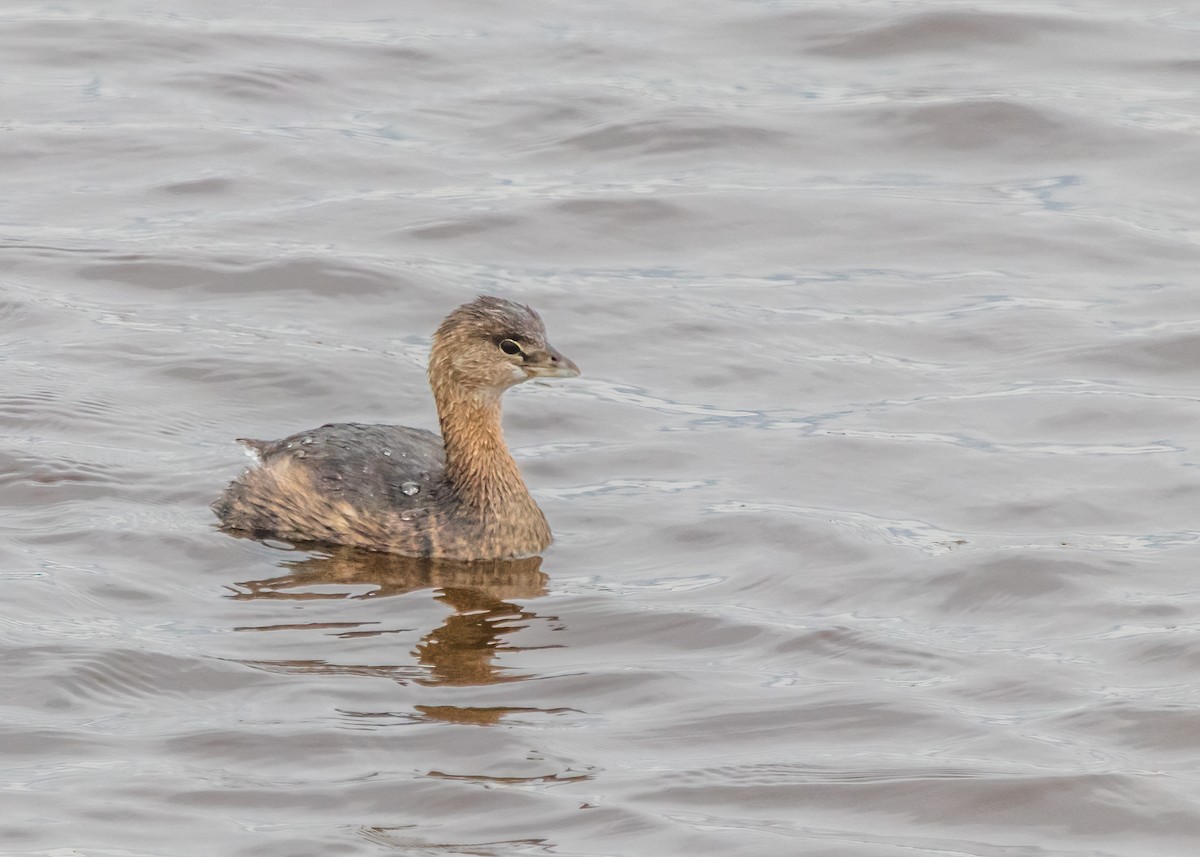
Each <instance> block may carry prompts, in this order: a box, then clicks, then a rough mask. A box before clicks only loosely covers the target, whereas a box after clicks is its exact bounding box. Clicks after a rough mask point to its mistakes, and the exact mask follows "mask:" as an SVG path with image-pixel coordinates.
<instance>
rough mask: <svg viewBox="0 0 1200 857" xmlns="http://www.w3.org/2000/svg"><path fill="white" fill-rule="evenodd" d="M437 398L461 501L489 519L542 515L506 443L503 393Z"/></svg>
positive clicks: (451, 393)
mask: <svg viewBox="0 0 1200 857" xmlns="http://www.w3.org/2000/svg"><path fill="white" fill-rule="evenodd" d="M434 398H435V400H436V401H437V409H438V421H439V422H440V423H441V428H442V441H443V443H444V444H445V447H446V476H447V477H448V478H449V480H450V482H451V484H452V485H454V487H455V490H456V491H457V493H458V496H459V499H460V500H461V501H462V502H463V503H464V504H465V505H466V506H469V507H471V508H472V509H475V510H477V511H479V512H488V513H490V514H500V515H510V514H522V513H527V512H528V511H529V510H530V508H532V509H537V505H536V504H535V503H534V501H533V497H532V496H530V494H529V489H528V488H526V487H525V481H524V480H523V479H522V478H521V471H520V470H518V469H517V463H516V461H514V460H513V457H512V453H510V452H509V451H508V445H507V444H506V443H505V442H504V431H503V428H502V427H501V423H500V394H499V392H498V391H475V390H463V389H458V388H451V387H449V386H442V387H441V388H440V389H439V388H438V387H437V386H435V388H434ZM538 514H539V515H540V511H539V512H538Z"/></svg>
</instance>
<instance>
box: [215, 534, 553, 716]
mask: <svg viewBox="0 0 1200 857" xmlns="http://www.w3.org/2000/svg"><path fill="white" fill-rule="evenodd" d="M541 564H542V558H541V557H531V558H528V559H520V560H504V561H502V560H495V561H487V562H472V563H463V562H454V561H450V560H442V559H429V558H412V557H402V556H391V555H388V554H381V553H372V552H370V551H361V550H356V549H353V548H342V549H338V550H336V551H335V552H333V553H331V554H328V555H321V554H317V555H314V556H308V557H306V558H304V559H299V560H288V561H285V562H284V563H282V566H283V567H284V568H285V569H287V572H288V573H287V574H284V575H280V576H278V577H272V578H268V579H265V580H249V581H243V582H241V583H238V584H237V585H236V586H235V587H234V588H235V589H236V590H237V592H236V594H234V595H232V596H231V597H232V598H234V599H235V600H243V601H248V600H255V599H282V600H299V601H306V600H312V599H347V598H349V599H356V598H387V597H390V596H397V595H405V594H408V593H411V592H418V591H425V590H428V591H429V593H430V595H431V596H432V597H433V599H434V600H435V601H437V602H439V603H441V604H445V605H446V606H447V607H450V608H451V610H453V612H452V613H451V614H450V615H449V616H447V617H446V619H445V621H444V622H443V623H442V624H441V625H440V626H438V627H437V628H434V629H432V630H430V631H428V632H426V633H424V634H423V635H422V637H421V641H420V643H418V644H417V646H416V648H415V649H414V650H413V651H412V653H411V654H412V655H413V656H415V658H416V661H417V663H418V664H420V665H421V666H422V667H425V668H426V670H425V671H424V672H423V673H412V672H411V671H408V672H407V674H405V675H403V676H400V675H398V674H397V669H396V667H395V666H390V665H389V666H380V667H376V668H372V667H369V666H364V665H354V666H352V667H343V668H339V667H333V666H331V665H328V664H320V665H314V664H307V663H303V662H292V663H286V662H283V663H279V662H275V663H272V664H271V667H272V668H275V669H281V668H284V669H288V668H290V669H292V670H295V671H299V672H303V671H306V670H312V671H319V672H331V671H332V672H336V671H338V669H344V670H345V671H346V672H348V673H353V674H356V675H369V674H372V673H373V674H376V675H381V676H388V677H391V678H395V679H397V680H400V681H408V680H411V681H416V682H418V683H421V684H426V685H450V686H472V685H486V684H497V683H500V682H507V681H520V680H522V679H523V678H526V676H522V675H512V674H509V671H508V670H506V669H504V668H502V667H499V666H497V665H496V663H495V661H496V657H497V654H499V653H501V652H517V651H521V650H522V648H523V647H521V646H520V645H519V644H517V642H516V639H515V638H517V637H519V633H520V631H521V630H522V629H524V628H526V627H528V625H529V623H530V622H531V621H532V620H535V619H538V618H539V617H538V615H537V614H536V613H534V612H533V611H532V610H530V609H529V608H528V607H527V606H521V605H518V604H517V603H515V602H517V601H518V600H519V601H522V602H524V601H528V600H530V599H535V598H538V597H540V596H542V595H545V594H546V584H547V581H548V579H549V578H548V577H547V575H546V574H545V572H543V571H542V570H541ZM541 618H546V619H551V620H553V617H541ZM302 627H304V628H309V629H311V630H318V629H330V628H336V629H338V636H340V637H343V638H348V637H368V636H374V635H378V634H384V633H388V632H386V631H377V630H370V629H364V628H360V627H359V626H357V625H353V624H329V623H316V624H312V625H307V626H297V625H288V626H284V627H283V628H280V627H279V626H256V627H241V628H238V630H241V631H270V630H296V629H298V628H302ZM423 710H425V713H426V714H429V715H430V716H435V715H433V714H431V713H430V712H431V710H433V709H431V708H430V707H429V706H425V707H424V709H423ZM437 710H438V711H441V709H437ZM504 712H505V709H486V710H483V711H481V712H480V713H479V714H478V715H472V714H470V713H466V712H465V711H464V712H463V713H459V714H457V715H456V714H454V713H453V710H446V711H445V712H444V713H443V714H439V715H436V716H444V717H446V718H447V719H452V720H454V721H455V722H479V723H494V722H496V721H497V720H498V719H499V717H500V716H502V715H503V713H504Z"/></svg>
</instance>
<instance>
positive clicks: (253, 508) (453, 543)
mask: <svg viewBox="0 0 1200 857" xmlns="http://www.w3.org/2000/svg"><path fill="white" fill-rule="evenodd" d="M578 374H579V369H578V368H577V367H576V366H575V364H574V363H572V362H571V361H570V360H568V359H567V358H566V357H564V356H562V355H561V354H559V353H558V351H556V350H555V349H554V348H553V347H551V345H550V344H549V343H548V342H547V341H546V330H545V327H544V326H543V325H542V320H541V318H539V317H538V314H537V313H536V312H534V311H533V310H532V309H530V308H529V307H527V306H522V305H521V304H517V303H513V302H512V301H507V300H503V299H501V298H494V297H479V298H477V299H475V300H474V301H472V302H471V303H468V304H464V305H463V306H460V307H459V308H458V309H456V310H454V312H452V313H450V315H448V316H447V317H446V319H445V320H444V321H443V322H442V324H441V326H440V327H439V328H438V330H437V332H436V333H435V334H434V337H433V350H432V352H431V354H430V360H429V383H430V386H431V387H432V388H433V397H434V400H435V402H436V403H437V410H438V420H439V422H440V423H441V429H442V435H441V437H438V436H437V435H436V434H433V433H432V432H428V431H424V430H421V429H413V428H407V427H405V426H387V425H359V424H357V423H339V424H330V425H325V426H321V427H320V428H318V429H314V430H312V431H308V432H303V433H301V434H296V435H292V436H291V437H287V438H284V439H283V440H277V441H257V440H243V441H242V443H244V444H245V445H246V446H247V447H249V448H250V449H251V450H252V451H253V452H254V453H255V454H256V455H257V456H258V458H259V460H260V463H259V465H258V466H256V467H252V468H251V469H249V470H247V471H246V472H245V473H243V474H242V475H241V476H239V477H238V478H237V479H235V480H234V481H233V482H232V483H230V485H229V487H228V488H227V489H226V490H225V493H224V494H223V495H221V497H220V499H218V500H217V501H216V502H215V503H213V511H214V512H216V514H217V517H218V518H220V519H221V522H222V523H223V524H224V525H225V526H226V527H229V528H232V529H236V530H246V531H250V532H254V533H257V534H262V535H274V536H279V537H282V538H286V539H292V540H296V541H321V542H330V543H333V544H343V545H355V546H357V547H364V548H369V549H371V550H376V551H388V552H391V553H399V554H406V555H408V556H436V557H445V558H448V559H461V560H476V559H505V558H512V557H522V556H531V555H534V554H538V553H541V552H542V551H543V550H545V549H546V548H547V547H548V546H549V544H550V528H549V526H548V525H547V524H546V518H545V516H544V515H543V514H542V510H541V509H539V508H538V505H537V503H535V502H534V500H533V497H531V496H530V494H529V490H528V489H527V488H526V487H525V482H524V480H523V479H522V478H521V473H520V471H519V470H518V469H517V464H516V462H515V461H513V458H512V455H511V454H510V453H509V451H508V447H507V445H506V444H505V443H504V435H503V433H502V431H501V426H500V397H501V395H502V394H503V393H504V391H505V390H506V389H508V388H509V387H511V386H513V385H514V384H519V383H520V382H522V381H525V380H527V379H529V378H537V377H558V378H568V377H574V376H576V375H578Z"/></svg>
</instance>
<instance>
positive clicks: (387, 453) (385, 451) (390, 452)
mask: <svg viewBox="0 0 1200 857" xmlns="http://www.w3.org/2000/svg"><path fill="white" fill-rule="evenodd" d="M383 454H384V455H391V454H392V451H391V450H390V449H385V450H384V451H383Z"/></svg>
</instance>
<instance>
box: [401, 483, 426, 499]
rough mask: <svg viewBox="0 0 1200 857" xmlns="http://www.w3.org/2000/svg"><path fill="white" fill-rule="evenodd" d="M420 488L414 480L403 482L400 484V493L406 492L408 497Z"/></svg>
mask: <svg viewBox="0 0 1200 857" xmlns="http://www.w3.org/2000/svg"><path fill="white" fill-rule="evenodd" d="M420 490H421V486H420V485H418V484H417V483H416V482H405V483H404V484H402V485H401V486H400V493H402V494H406V495H408V496H409V497H411V496H413V495H414V494H416V493H417V492H418V491H420Z"/></svg>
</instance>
